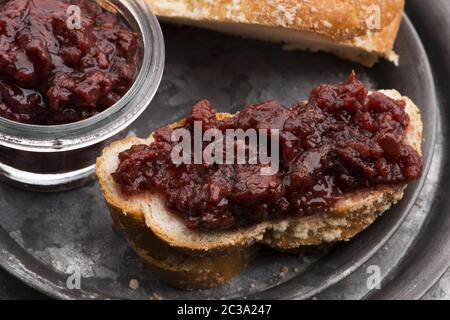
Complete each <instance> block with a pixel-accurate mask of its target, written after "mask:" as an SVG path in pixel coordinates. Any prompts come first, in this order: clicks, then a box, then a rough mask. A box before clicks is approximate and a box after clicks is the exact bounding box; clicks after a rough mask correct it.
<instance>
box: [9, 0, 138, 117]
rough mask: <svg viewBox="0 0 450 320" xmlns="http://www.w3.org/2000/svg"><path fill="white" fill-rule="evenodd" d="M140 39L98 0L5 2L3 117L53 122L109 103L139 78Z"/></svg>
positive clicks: (84, 114)
mask: <svg viewBox="0 0 450 320" xmlns="http://www.w3.org/2000/svg"><path fill="white" fill-rule="evenodd" d="M70 6H77V7H78V8H79V13H80V14H79V15H77V13H78V11H75V10H74V9H73V8H75V7H70ZM78 18H79V19H78ZM138 42H139V37H138V34H136V33H134V32H132V31H131V29H130V28H129V27H128V26H127V25H126V24H125V23H124V22H123V21H122V20H121V18H120V16H119V15H118V14H115V13H110V12H108V11H106V10H104V9H102V7H100V6H99V5H98V4H97V3H96V2H95V1H92V0H7V1H2V2H0V116H1V117H4V118H7V119H10V120H14V121H18V122H23V123H29V124H40V125H52V124H62V123H68V122H75V121H79V120H82V119H85V118H88V117H91V116H93V115H95V114H97V113H99V112H101V111H103V110H105V109H107V108H108V107H110V106H111V105H113V104H114V103H115V102H117V101H118V100H119V99H120V98H121V97H122V96H123V95H124V94H125V93H126V91H127V90H128V89H129V87H130V86H131V84H132V82H133V80H134V77H135V75H136V73H137V70H136V65H137V47H138Z"/></svg>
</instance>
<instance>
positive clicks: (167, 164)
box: [112, 73, 422, 230]
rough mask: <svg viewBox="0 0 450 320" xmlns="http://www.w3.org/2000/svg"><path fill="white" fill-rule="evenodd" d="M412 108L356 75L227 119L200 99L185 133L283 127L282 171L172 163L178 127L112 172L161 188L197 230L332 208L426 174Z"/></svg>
mask: <svg viewBox="0 0 450 320" xmlns="http://www.w3.org/2000/svg"><path fill="white" fill-rule="evenodd" d="M405 106H406V104H405V102H404V101H403V100H394V99H391V98H389V97H387V96H386V95H384V94H382V93H379V92H374V93H371V94H369V92H368V90H367V88H366V87H365V86H364V85H363V84H362V83H361V82H360V81H358V80H357V79H356V76H355V74H354V73H352V74H351V75H350V77H349V79H348V81H347V82H346V83H342V84H323V85H320V86H318V87H316V88H314V89H313V90H312V92H311V94H310V97H309V100H308V101H307V102H299V103H296V104H295V105H294V106H292V107H290V108H286V107H284V106H282V105H280V104H279V103H277V102H274V101H269V102H266V103H262V104H252V105H249V106H247V107H245V108H244V109H243V110H242V111H240V112H239V113H238V114H237V115H236V116H234V117H225V118H224V119H222V118H223V117H216V111H215V110H214V108H213V107H212V105H211V104H210V103H209V102H208V101H206V100H203V101H201V102H199V103H198V104H196V105H195V106H194V107H193V109H192V112H191V114H190V115H189V116H188V118H187V120H186V122H185V123H184V125H182V128H183V129H185V130H186V131H187V132H191V133H192V134H194V129H195V128H194V126H195V123H196V122H201V124H202V128H203V129H202V130H207V129H217V130H219V131H220V132H225V131H226V130H227V129H243V130H247V129H267V130H269V131H270V130H271V129H272V130H274V129H277V130H279V159H280V163H279V170H278V171H277V172H276V173H273V174H270V175H267V174H266V175H263V174H261V168H262V166H263V164H261V163H257V164H248V163H246V164H236V163H225V164H210V163H209V164H207V163H201V164H189V163H174V161H173V158H172V157H171V153H172V151H173V149H174V147H175V145H176V144H177V142H178V141H173V140H174V139H173V135H172V133H173V132H174V130H175V129H174V128H173V127H171V126H165V127H162V128H160V129H158V130H156V131H155V132H154V134H153V138H154V140H153V142H152V143H150V144H149V145H146V144H141V145H134V146H132V147H131V148H130V149H128V150H126V151H123V152H121V153H120V154H119V166H118V168H117V170H116V172H115V173H113V174H112V176H113V178H114V180H115V182H116V183H117V184H118V185H119V186H120V188H121V191H122V192H123V193H125V194H128V195H133V194H138V193H139V192H142V191H145V190H154V191H158V192H159V193H161V194H162V195H163V196H164V198H165V201H166V205H167V207H168V208H169V209H171V210H173V212H175V213H176V214H178V215H180V216H181V217H182V218H183V219H184V220H185V222H186V225H187V226H188V227H189V228H192V229H196V228H200V229H220V230H227V229H233V228H237V227H244V226H249V225H254V224H257V223H260V222H262V221H265V220H268V219H281V218H286V217H302V216H307V215H312V214H315V213H318V212H327V210H329V208H331V207H332V206H333V205H334V204H335V203H336V201H338V200H339V199H340V198H341V197H342V196H343V195H345V194H348V193H351V192H354V191H358V190H362V189H366V188H370V187H373V186H376V185H381V184H397V183H408V182H410V181H412V180H415V179H417V178H419V177H420V175H421V173H422V158H421V156H420V155H419V154H418V153H417V152H416V151H415V150H414V149H413V147H411V146H410V145H408V144H407V143H406V142H405V131H406V129H407V127H408V125H409V123H410V118H409V115H408V114H407V113H406V111H405ZM269 131H267V132H269ZM204 146H205V145H204ZM223 152H225V150H223Z"/></svg>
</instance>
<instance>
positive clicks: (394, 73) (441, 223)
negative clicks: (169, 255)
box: [0, 1, 450, 299]
mask: <svg viewBox="0 0 450 320" xmlns="http://www.w3.org/2000/svg"><path fill="white" fill-rule="evenodd" d="M412 2H413V3H412V4H411V5H410V6H411V7H413V8H414V10H413V9H411V10H412V11H413V13H415V14H416V15H417V17H420V13H421V11H420V10H419V9H417V8H418V7H419V6H420V5H421V4H420V1H412ZM439 2H440V1H436V2H433V3H436V6H437V8H438V7H439V4H438V3H439ZM443 3H444V1H442V5H444V4H443ZM428 5H429V6H430V5H431V4H428ZM428 10H429V8H428ZM436 10H437V9H436ZM441 10H442V8H441ZM441 12H442V11H441ZM428 13H429V11H428ZM422 18H423V17H422ZM436 21H437V20H436ZM430 23H431V22H430ZM447 26H448V25H447ZM163 29H164V33H165V37H166V46H167V64H166V72H165V75H164V78H163V82H162V84H161V87H160V89H159V92H158V94H157V96H156V98H155V100H154V102H153V103H152V105H151V106H150V108H149V109H148V110H147V111H146V112H145V114H143V115H142V116H141V118H140V119H139V120H138V121H137V122H136V123H135V124H134V125H133V127H132V128H131V131H130V132H131V134H137V135H139V136H145V135H146V134H148V132H150V131H151V130H153V129H154V128H156V127H158V126H159V125H161V124H165V123H168V122H173V121H174V120H176V119H178V118H180V117H183V116H184V115H186V113H187V112H188V110H189V108H190V107H191V105H192V104H193V103H194V102H195V101H196V100H197V99H199V98H208V99H210V100H211V101H213V102H214V104H215V105H216V107H217V109H219V110H221V111H236V110H238V109H239V108H240V107H241V106H242V105H243V104H245V103H246V102H251V101H263V100H266V99H272V98H273V99H277V100H279V101H281V102H283V103H286V104H290V103H293V102H294V101H295V100H296V99H301V98H305V97H306V96H307V94H308V92H309V90H310V89H311V88H312V87H313V86H314V85H316V84H318V83H322V82H329V81H342V80H344V79H345V77H346V76H347V75H348V73H349V72H350V71H351V69H352V68H354V69H356V71H357V73H358V74H359V76H360V77H361V78H362V80H363V81H365V82H366V83H368V84H369V86H370V87H371V88H373V89H376V88H396V89H398V90H399V91H401V92H402V93H403V94H406V95H408V96H410V97H411V98H413V100H415V101H416V102H417V104H418V105H419V106H421V109H422V115H423V118H424V123H425V138H426V139H425V141H424V155H425V161H426V169H428V167H429V164H430V162H431V161H432V165H431V170H430V172H429V174H428V175H424V177H423V179H422V180H421V181H419V182H418V183H415V184H413V185H411V186H410V187H409V188H408V191H407V194H406V196H405V198H404V199H403V200H402V202H401V203H400V204H399V205H397V206H395V207H394V208H393V209H391V210H390V211H389V212H387V213H386V214H385V215H384V216H383V217H381V218H380V219H379V220H378V221H377V222H376V223H374V224H373V225H372V226H371V227H370V228H369V229H368V230H366V231H365V232H363V233H362V234H361V235H360V236H358V237H356V238H355V239H353V240H352V241H350V242H348V243H344V244H339V245H337V246H335V247H333V248H332V249H330V250H328V251H324V252H322V253H317V254H314V255H307V256H305V257H303V258H302V259H299V257H298V256H297V255H289V254H281V253H276V252H273V251H270V250H265V251H264V252H263V254H262V255H260V257H259V258H258V259H257V260H256V261H254V262H253V263H252V264H251V265H250V266H249V267H248V268H246V269H245V270H244V271H243V272H242V273H241V274H240V275H239V276H238V277H237V278H236V279H234V280H233V281H232V282H231V283H230V284H228V285H226V286H225V287H223V288H221V289H214V290H206V291H196V292H190V293H186V292H183V291H178V290H174V289H171V288H169V287H167V286H165V285H164V284H161V283H159V282H158V280H157V279H156V278H155V277H154V275H153V274H152V273H151V272H149V271H147V270H146V269H145V268H142V266H141V265H140V263H139V260H138V259H137V258H136V256H135V255H134V253H133V252H132V251H131V249H129V248H128V246H127V244H126V243H125V241H124V240H123V238H122V237H121V235H120V234H118V233H116V232H115V231H114V229H113V227H112V222H111V219H110V217H109V215H108V212H107V209H106V207H105V205H104V203H103V199H102V198H101V195H100V193H99V190H98V186H97V184H96V183H91V184H89V185H87V186H85V187H83V188H81V189H78V190H74V191H70V192H65V193H59V194H38V193H30V192H25V191H20V190H17V189H14V188H12V187H9V186H6V185H0V264H1V265H2V266H3V267H4V268H5V269H6V270H8V271H9V272H11V273H13V274H14V275H16V276H17V277H19V278H20V279H21V280H22V281H24V282H25V283H27V284H29V285H31V286H32V287H34V288H36V289H38V290H40V291H42V292H45V293H46V294H49V295H51V296H53V297H57V298H66V299H71V298H141V299H142V298H144V299H147V298H148V297H150V296H152V295H153V294H154V293H157V294H159V295H161V296H162V297H163V298H166V299H170V298H187V299H199V298H236V297H237V298H246V297H247V298H309V297H312V296H316V297H317V298H363V297H374V298H386V297H395V298H405V297H413V298H417V297H419V296H421V295H422V294H423V293H424V292H425V291H426V290H427V289H428V288H429V287H430V286H431V285H432V284H433V282H434V281H435V280H437V279H438V277H439V276H440V275H441V274H442V273H443V272H444V271H445V269H446V268H447V267H448V264H449V260H450V259H449V257H450V255H449V248H448V246H447V247H445V244H447V243H448V242H445V240H447V241H448V237H449V236H448V234H449V232H448V230H449V223H450V222H449V220H450V219H449V217H447V216H446V215H445V211H446V210H445V209H446V208H447V206H446V200H447V199H445V197H442V196H441V194H442V192H443V191H444V190H449V189H446V188H445V187H446V185H447V184H448V183H450V180H449V179H442V178H445V177H443V176H442V175H443V174H444V172H443V171H442V170H441V168H442V167H443V163H444V161H446V157H447V155H446V146H445V144H444V143H443V138H442V137H443V132H445V131H444V130H446V123H447V122H446V117H445V116H446V115H445V114H444V113H443V112H445V110H443V108H439V109H438V108H437V104H436V99H435V91H434V84H433V76H432V72H431V69H430V66H429V63H428V59H427V55H426V53H425V51H424V48H423V46H422V43H421V40H420V38H419V37H418V36H417V34H416V32H415V29H414V27H413V26H412V24H411V23H410V22H409V20H408V19H407V18H406V17H405V18H404V21H403V23H402V27H401V31H400V35H399V39H398V41H397V44H396V46H397V48H396V50H397V51H398V52H399V53H400V54H401V56H402V60H401V64H400V67H399V68H395V67H393V66H392V65H390V64H389V63H387V62H382V63H380V64H379V65H377V66H376V67H375V68H374V69H365V68H362V67H360V66H358V65H355V64H352V63H350V62H346V61H343V60H340V59H337V58H334V57H332V56H330V55H327V54H321V53H319V54H311V53H304V52H286V51H282V50H281V49H280V46H278V45H275V44H265V43H261V42H257V41H251V40H241V39H239V38H235V37H228V36H223V35H219V34H217V33H214V32H208V31H202V30H197V29H191V28H181V27H174V26H165V27H164V28H163ZM444 30H445V29H444ZM447 30H449V28H447ZM440 40H441V41H442V39H440ZM446 40H448V34H447V39H446ZM448 52H450V50H449V51H448ZM444 53H445V52H444ZM447 56H448V55H447ZM444 57H445V56H444ZM444 57H441V59H442V61H443V62H445V60H444ZM438 71H439V73H440V75H441V76H443V77H445V73H444V72H445V71H449V70H448V69H447V70H445V69H444V68H441V69H439V70H438ZM447 75H450V72H449V73H448V74H447ZM444 79H445V78H444ZM443 98H445V97H441V99H443ZM440 101H441V103H442V101H443V100H440ZM230 106H231V109H230ZM439 110H440V113H439ZM438 113H439V115H440V116H439V117H436V114H438ZM436 120H438V121H437V122H436ZM436 126H437V128H438V130H437V135H435V128H436ZM435 136H436V139H435V138H434V137H435ZM433 149H435V152H434V156H433V157H432V154H433V152H432V150H433ZM425 181H426V184H425V188H424V189H423V190H422V192H420V190H421V186H422V184H423V183H424V182H425ZM447 187H450V186H447ZM419 193H420V195H419ZM447 201H448V200H447ZM431 208H432V210H431ZM405 218H406V220H405V221H404V219H405ZM402 222H403V223H402ZM430 228H433V229H432V230H433V232H428V233H427V232H426V231H427V230H428V229H430ZM444 231H447V232H446V234H445V232H444ZM430 245H431V249H430ZM413 262H414V263H413ZM369 265H377V266H379V267H380V268H381V271H382V276H383V283H382V286H381V290H374V291H373V292H370V291H369V289H368V288H367V286H366V280H367V277H368V273H367V272H366V271H367V266H369ZM71 267H75V268H79V270H80V271H81V274H82V276H83V278H82V280H81V290H70V289H68V288H67V286H66V279H67V277H68V274H67V272H68V271H69V270H70V268H71ZM284 267H288V270H289V272H287V273H280V270H281V269H282V268H284ZM295 268H298V269H295ZM294 269H295V270H297V272H294ZM415 274H422V276H420V277H416V276H414V277H413V276H412V275H415ZM130 279H138V280H139V282H140V288H139V289H138V290H131V289H130V288H129V281H130ZM413 284H414V285H413Z"/></svg>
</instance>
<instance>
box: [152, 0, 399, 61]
mask: <svg viewBox="0 0 450 320" xmlns="http://www.w3.org/2000/svg"><path fill="white" fill-rule="evenodd" d="M146 1H148V3H149V4H150V6H151V8H152V10H153V12H154V13H155V14H156V15H157V16H158V17H159V18H160V19H162V20H165V21H169V22H175V23H181V24H187V25H193V26H198V27H205V28H209V29H213V30H217V31H221V32H225V33H232V34H238V35H242V36H245V37H250V38H256V39H260V40H265V41H275V42H282V43H286V44H287V46H286V47H287V48H290V49H309V50H312V51H318V50H321V51H326V52H331V53H333V54H335V55H337V56H339V57H342V58H346V59H349V60H352V61H356V62H359V63H361V64H363V65H366V66H373V65H374V64H375V63H376V62H377V61H378V58H380V57H383V58H386V59H388V60H390V61H392V62H394V63H396V64H397V63H398V58H399V57H398V55H397V54H396V53H395V52H394V51H393V46H394V42H395V38H396V37H397V32H398V29H399V26H400V22H401V19H402V14H403V9H404V5H405V2H404V0H361V1H354V0H275V1H273V0H259V1H254V0H229V1H210V0H146Z"/></svg>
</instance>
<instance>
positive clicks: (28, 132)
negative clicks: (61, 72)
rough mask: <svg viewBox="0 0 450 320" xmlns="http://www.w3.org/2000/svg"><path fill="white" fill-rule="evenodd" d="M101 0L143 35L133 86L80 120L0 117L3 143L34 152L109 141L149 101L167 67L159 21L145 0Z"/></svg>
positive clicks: (68, 148) (0, 132)
mask: <svg viewBox="0 0 450 320" xmlns="http://www.w3.org/2000/svg"><path fill="white" fill-rule="evenodd" d="M96 1H97V0H96ZM101 2H103V3H105V2H106V3H108V4H109V5H112V7H113V8H115V9H117V10H118V12H119V14H122V16H123V17H124V18H125V19H126V20H127V17H125V15H124V13H126V14H127V15H128V16H130V17H131V18H132V19H134V21H133V23H134V24H135V25H137V27H138V29H139V32H140V34H141V40H142V46H143V54H142V65H141V68H140V70H139V72H138V75H137V76H136V79H135V80H134V82H133V84H132V86H131V87H130V89H129V90H128V91H127V92H126V93H125V95H124V96H123V97H122V98H121V99H120V100H119V101H117V102H116V103H115V104H114V105H112V106H111V107H109V108H108V109H106V110H104V111H102V112H101V113H99V114H96V115H94V116H92V117H90V118H87V119H84V120H81V121H77V122H72V123H66V124H59V125H35V124H25V123H20V122H15V121H12V120H9V119H5V118H2V117H0V145H3V146H6V147H10V148H14V149H19V150H25V151H34V152H36V151H37V152H57V151H66V150H73V149H78V148H83V147H86V146H89V145H93V144H95V143H98V142H101V141H103V140H106V139H108V138H110V137H111V136H113V135H115V134H117V133H118V132H120V131H121V130H123V129H125V128H126V127H127V126H128V125H130V124H131V123H132V122H133V121H134V120H135V119H136V118H137V117H138V116H139V115H140V114H141V113H142V112H143V111H144V110H145V109H146V107H147V106H148V105H149V104H150V102H151V100H152V99H153V97H154V95H155V94H156V91H157V89H158V87H159V84H160V82H161V78H162V74H163V69H164V59H165V49H164V39H163V35H162V31H161V27H160V25H159V22H158V20H157V19H156V17H155V15H154V14H153V13H152V11H151V9H150V6H149V4H148V3H147V2H146V1H145V0H133V1H127V0H102V1H101ZM128 20H129V19H128ZM136 31H137V30H136Z"/></svg>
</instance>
